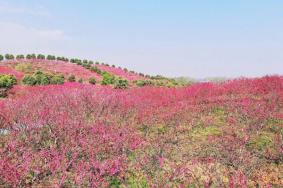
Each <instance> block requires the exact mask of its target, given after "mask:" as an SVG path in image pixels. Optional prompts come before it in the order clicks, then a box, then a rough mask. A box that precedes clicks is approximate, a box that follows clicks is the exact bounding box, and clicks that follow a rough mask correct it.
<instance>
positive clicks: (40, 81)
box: [23, 71, 65, 86]
mask: <svg viewBox="0 0 283 188" xmlns="http://www.w3.org/2000/svg"><path fill="white" fill-rule="evenodd" d="M64 82H65V78H64V76H63V75H50V74H45V73H43V72H41V71H37V72H36V73H35V74H33V75H32V76H30V75H27V76H25V77H24V79H23V84H25V85H31V86H33V85H49V84H64Z"/></svg>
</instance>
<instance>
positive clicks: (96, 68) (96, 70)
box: [90, 66, 102, 74]
mask: <svg viewBox="0 0 283 188" xmlns="http://www.w3.org/2000/svg"><path fill="white" fill-rule="evenodd" d="M90 71H92V72H96V73H97V74H102V71H101V70H100V69H99V68H98V67H97V66H92V67H91V68H90Z"/></svg>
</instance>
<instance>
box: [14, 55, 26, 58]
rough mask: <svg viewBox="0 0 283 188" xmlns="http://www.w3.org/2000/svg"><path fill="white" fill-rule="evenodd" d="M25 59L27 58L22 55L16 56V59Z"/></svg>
mask: <svg viewBox="0 0 283 188" xmlns="http://www.w3.org/2000/svg"><path fill="white" fill-rule="evenodd" d="M24 58H25V56H24V55H21V54H20V55H17V56H16V59H24Z"/></svg>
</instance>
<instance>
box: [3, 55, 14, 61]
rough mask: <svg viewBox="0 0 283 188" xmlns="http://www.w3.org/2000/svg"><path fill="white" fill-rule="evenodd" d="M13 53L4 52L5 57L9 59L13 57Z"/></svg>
mask: <svg viewBox="0 0 283 188" xmlns="http://www.w3.org/2000/svg"><path fill="white" fill-rule="evenodd" d="M14 58H15V57H14V55H13V54H5V59H7V60H11V59H14Z"/></svg>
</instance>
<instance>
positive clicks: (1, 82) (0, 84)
mask: <svg viewBox="0 0 283 188" xmlns="http://www.w3.org/2000/svg"><path fill="white" fill-rule="evenodd" d="M16 83H17V79H16V78H15V77H14V76H12V75H7V74H0V88H11V87H13V85H15V84H16Z"/></svg>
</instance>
